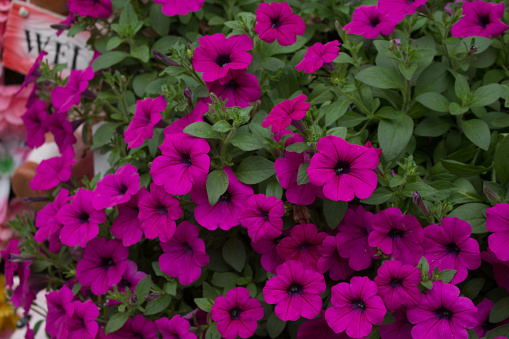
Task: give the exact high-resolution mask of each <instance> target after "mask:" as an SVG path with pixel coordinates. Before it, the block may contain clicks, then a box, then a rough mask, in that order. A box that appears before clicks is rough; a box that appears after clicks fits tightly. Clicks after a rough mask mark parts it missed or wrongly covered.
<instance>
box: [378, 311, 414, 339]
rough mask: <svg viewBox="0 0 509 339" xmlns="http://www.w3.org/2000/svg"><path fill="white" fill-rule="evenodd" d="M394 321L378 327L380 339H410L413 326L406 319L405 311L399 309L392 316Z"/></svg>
mask: <svg viewBox="0 0 509 339" xmlns="http://www.w3.org/2000/svg"><path fill="white" fill-rule="evenodd" d="M392 315H393V316H394V318H396V321H395V322H393V323H391V324H388V325H380V335H381V337H382V338H384V339H385V338H398V339H412V334H411V332H412V328H414V325H413V324H412V323H410V322H409V321H408V319H407V309H406V308H405V307H402V308H400V309H399V310H397V311H395V312H394V313H393V314H392Z"/></svg>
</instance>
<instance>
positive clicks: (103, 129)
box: [90, 122, 122, 149]
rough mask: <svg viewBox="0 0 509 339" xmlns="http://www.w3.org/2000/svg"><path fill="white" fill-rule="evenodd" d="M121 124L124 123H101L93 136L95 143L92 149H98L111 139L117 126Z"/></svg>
mask: <svg viewBox="0 0 509 339" xmlns="http://www.w3.org/2000/svg"><path fill="white" fill-rule="evenodd" d="M120 125H122V123H121V122H107V123H105V124H103V125H101V126H100V127H99V128H98V129H97V131H95V133H94V136H93V137H92V140H93V143H92V147H90V149H96V148H99V147H101V146H104V145H106V144H107V143H108V142H109V141H110V140H111V138H112V136H113V134H114V133H115V130H116V129H117V127H118V126H120Z"/></svg>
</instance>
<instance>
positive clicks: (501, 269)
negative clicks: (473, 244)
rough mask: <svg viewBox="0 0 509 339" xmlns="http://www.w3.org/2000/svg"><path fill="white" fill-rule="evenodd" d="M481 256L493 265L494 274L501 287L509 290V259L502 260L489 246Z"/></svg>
mask: <svg viewBox="0 0 509 339" xmlns="http://www.w3.org/2000/svg"><path fill="white" fill-rule="evenodd" d="M481 258H482V259H483V260H484V261H486V262H488V263H490V264H491V265H492V266H493V275H494V277H495V281H496V282H497V285H498V286H499V287H502V288H504V289H505V290H506V291H507V292H509V261H502V260H500V259H498V258H497V256H496V255H495V253H493V251H492V250H491V249H490V248H489V247H488V250H487V251H486V252H481Z"/></svg>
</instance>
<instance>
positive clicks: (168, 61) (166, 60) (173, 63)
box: [152, 49, 180, 67]
mask: <svg viewBox="0 0 509 339" xmlns="http://www.w3.org/2000/svg"><path fill="white" fill-rule="evenodd" d="M152 54H153V55H154V59H156V60H159V61H162V62H164V63H165V64H167V65H168V66H175V67H180V64H179V63H178V62H176V61H175V60H173V59H171V58H169V57H167V56H166V55H164V54H163V53H161V52H159V51H157V50H155V49H153V50H152Z"/></svg>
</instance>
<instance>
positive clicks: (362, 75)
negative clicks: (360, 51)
mask: <svg viewBox="0 0 509 339" xmlns="http://www.w3.org/2000/svg"><path fill="white" fill-rule="evenodd" d="M355 79H357V80H359V81H362V82H363V83H365V84H367V85H370V86H373V87H376V88H383V89H391V88H404V86H403V79H402V78H401V76H400V75H399V74H397V73H396V72H394V71H393V70H390V69H388V68H385V67H381V66H374V67H369V68H365V69H363V70H362V71H360V72H359V73H357V75H356V76H355Z"/></svg>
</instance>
